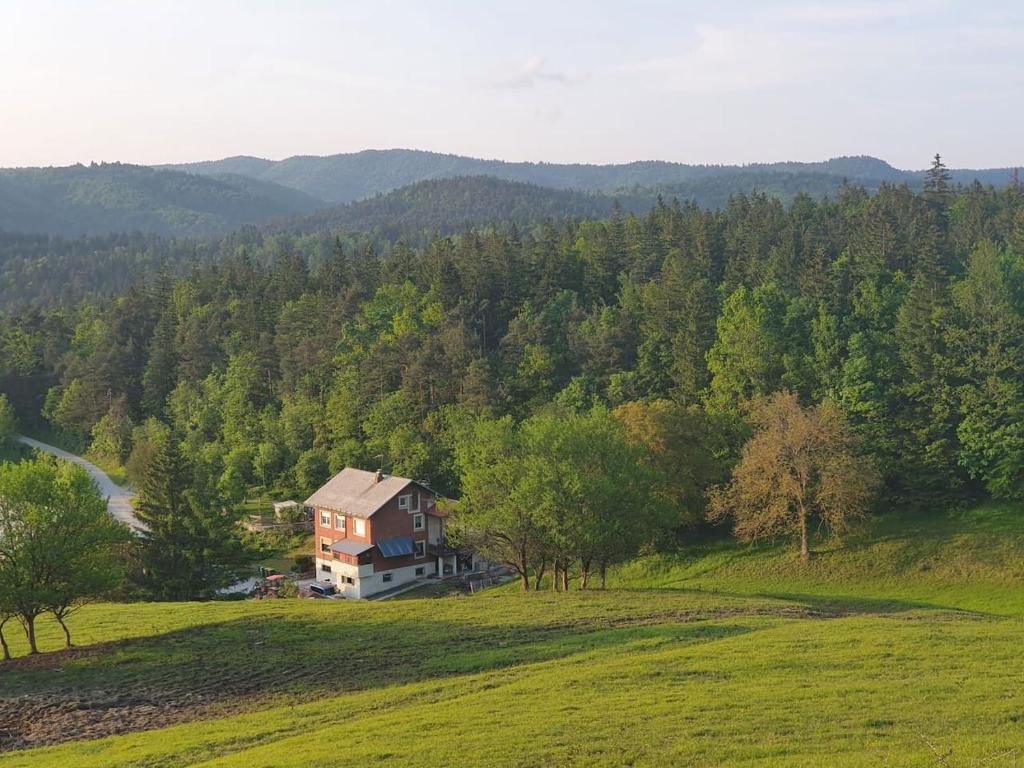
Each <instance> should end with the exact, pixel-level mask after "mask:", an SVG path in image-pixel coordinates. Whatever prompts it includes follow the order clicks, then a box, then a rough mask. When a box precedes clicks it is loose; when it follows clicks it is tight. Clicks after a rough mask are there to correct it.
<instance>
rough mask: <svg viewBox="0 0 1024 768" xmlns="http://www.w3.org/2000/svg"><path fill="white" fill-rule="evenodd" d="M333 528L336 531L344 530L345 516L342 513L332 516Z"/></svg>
mask: <svg viewBox="0 0 1024 768" xmlns="http://www.w3.org/2000/svg"><path fill="white" fill-rule="evenodd" d="M334 529H335V530H337V531H344V530H345V516H344V515H335V516H334Z"/></svg>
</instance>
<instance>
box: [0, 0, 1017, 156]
mask: <svg viewBox="0 0 1024 768" xmlns="http://www.w3.org/2000/svg"><path fill="white" fill-rule="evenodd" d="M1022 36H1024V2H997V1H996V0H973V2H960V1H958V0H889V1H887V2H886V1H880V2H848V1H846V0H838V1H837V2H826V1H820V2H801V1H800V0H795V1H794V2H775V1H771V0H763V1H760V2H754V1H751V0H748V1H746V2H740V1H735V2H729V1H728V0H717V1H714V2H699V1H689V0H677V1H676V2H661V1H657V0H631V2H621V0H617V1H614V2H605V1H604V0H592V1H591V2H580V1H577V0H547V2H534V1H533V0H513V1H510V2H486V1H485V0H478V1H477V2H469V1H468V0H466V1H462V2H460V1H456V0H429V1H427V0H421V1H420V2H390V1H388V0H372V1H370V0H359V1H356V0H349V1H343V0H334V1H333V2H328V0H288V1H287V2H285V0H280V1H279V2H271V1H270V0H238V1H235V2H233V1H231V0H203V1H201V2H199V1H194V0H175V1H174V2H165V1H164V0H138V1H137V2H129V1H128V0H66V1H65V2H58V1H56V0H0V166H2V167H10V166H27V165H67V164H72V163H76V162H82V163H88V162H91V161H96V162H100V161H121V162H130V163H143V164H157V163H174V162H187V161H194V160H205V159H216V158H220V157H226V156H231V155H240V154H245V155H256V156H259V157H267V158H271V159H280V158H284V157H289V156H292V155H298V154H315V155H322V154H334V153H339V152H356V151H359V150H362V149H370V148H377V149H383V148H390V147H406V148H412V149H426V150H432V151H438V152H450V153H454V154H461V155H471V156H474V157H485V158H500V159H504V160H532V161H548V162H586V163H613V162H628V161H632V160H652V159H657V160H673V161H678V162H686V163H748V162H773V161H782V160H804V161H810V160H821V159H825V158H828V157H834V156H838V155H859V154H870V155H875V156H878V157H882V158H884V159H886V160H888V161H889V162H891V163H893V164H894V165H896V166H898V167H901V168H922V167H925V166H926V165H927V164H928V161H929V159H930V158H931V156H932V155H934V153H935V152H941V153H942V154H943V157H944V159H945V161H946V162H947V164H949V165H950V166H952V167H996V166H998V167H1004V166H1015V165H1020V164H1024V140H1022V136H1024V134H1022V131H1021V125H1022V121H1024V98H1022V95H1024V44H1022V43H1024V40H1022Z"/></svg>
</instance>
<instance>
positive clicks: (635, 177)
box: [165, 149, 1010, 203]
mask: <svg viewBox="0 0 1024 768" xmlns="http://www.w3.org/2000/svg"><path fill="white" fill-rule="evenodd" d="M165 167H168V168H173V169H177V170H187V171H190V172H192V173H201V174H217V173H224V172H232V173H243V174H246V175H251V176H253V177H255V178H259V179H263V180H266V181H272V182H274V183H276V184H281V185H282V186H286V187H291V188H293V189H298V190H301V191H303V192H305V193H307V194H309V195H312V196H314V197H317V198H320V199H323V200H329V201H331V202H335V203H347V202H351V201H353V200H360V199H364V198H367V197H370V196H372V195H375V194H377V193H380V192H388V191H391V190H393V189H397V188H399V187H404V186H406V185H408V184H413V183H415V182H418V181H424V180H428V179H441V178H451V177H456V176H493V177H495V178H499V179H506V180H509V181H520V182H524V183H527V184H535V185H537V186H542V187H553V188H555V189H577V190H583V191H590V192H618V191H622V190H628V189H635V188H638V187H639V188H661V187H668V186H673V185H686V184H692V183H695V182H697V181H700V180H704V179H708V178H713V177H736V181H737V185H736V188H735V191H736V192H741V191H749V190H747V189H744V188H743V187H742V184H741V183H740V182H741V181H742V180H743V179H745V178H749V177H750V174H751V173H761V174H763V173H769V172H771V173H789V174H797V175H806V174H815V175H824V176H828V177H835V178H838V179H843V178H845V179H848V180H850V181H851V182H853V183H858V184H861V185H863V186H866V187H877V186H878V185H879V184H881V183H882V182H891V183H901V182H907V183H908V184H910V185H911V186H918V185H919V184H920V182H921V179H922V177H923V171H904V170H900V169H898V168H894V167H893V166H891V165H889V164H888V163H886V162H885V161H884V160H879V159H878V158H874V157H868V156H859V157H838V158H834V159H832V160H826V161H823V162H816V163H793V162H786V163H758V164H752V165H745V166H741V165H686V164H683V163H670V162H664V161H658V160H656V161H641V162H634V163H625V164H621V165H583V164H557V163H509V162H505V161H502V160H481V159H477V158H472V157H462V156H459V155H444V154H438V153H435V152H421V151H418V150H409V149H388V150H366V151H363V152H355V153H351V154H340V155H328V156H325V157H317V156H313V155H299V156H296V157H290V158H288V159H286V160H279V161H269V160H262V159H260V158H255V157H232V158H227V159H224V160H214V161H209V162H204V163H190V164H188V165H178V166H165ZM952 175H953V179H954V181H957V182H960V183H963V184H969V183H971V182H972V181H973V180H974V179H978V180H980V181H981V182H982V183H983V184H994V185H1002V184H1005V183H1006V182H1007V180H1008V179H1009V177H1010V169H1009V168H995V169H988V170H971V169H966V170H954V171H952Z"/></svg>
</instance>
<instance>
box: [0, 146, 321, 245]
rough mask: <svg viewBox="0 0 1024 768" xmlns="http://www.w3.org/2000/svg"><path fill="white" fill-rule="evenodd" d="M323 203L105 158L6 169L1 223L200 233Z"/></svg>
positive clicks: (59, 231)
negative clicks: (96, 162) (93, 161)
mask: <svg viewBox="0 0 1024 768" xmlns="http://www.w3.org/2000/svg"><path fill="white" fill-rule="evenodd" d="M322 205H323V203H321V202H320V201H318V200H315V199H313V198H311V197H310V196H309V195H307V194H305V193H303V192H301V191H298V190H295V189H292V188H289V187H283V186H280V185H277V184H274V183H273V182H269V181H264V180H262V179H258V178H253V177H251V176H246V175H239V174H233V173H226V172H225V173H221V172H218V173H217V174H214V175H210V176H199V175H196V174H190V173H182V172H180V171H170V170H157V169H154V168H148V167H144V166H137V165H124V164H121V163H105V164H100V165H90V166H84V165H75V166H68V167H65V168H15V169H2V170H0V230H7V231H11V232H38V233H45V234H51V235H68V236H71V235H86V234H105V233H108V232H130V231H139V232H146V233H151V234H161V235H187V236H199V235H208V234H213V233H219V232H226V231H230V230H232V229H236V228H238V227H240V226H242V225H243V224H252V223H256V222H262V221H266V220H267V219H271V218H275V217H286V216H295V215H298V214H305V213H309V212H310V211H313V210H316V209H317V208H318V207H321V206H322Z"/></svg>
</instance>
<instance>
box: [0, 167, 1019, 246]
mask: <svg viewBox="0 0 1024 768" xmlns="http://www.w3.org/2000/svg"><path fill="white" fill-rule="evenodd" d="M951 175H952V178H953V180H954V182H958V183H962V184H969V183H971V182H972V181H974V180H975V179H977V180H978V181H980V182H982V183H983V184H992V185H994V186H1002V185H1005V184H1006V183H1008V182H1009V180H1010V177H1011V169H1009V168H995V169H985V170H970V169H968V170H954V171H951ZM923 176H924V172H923V171H903V170H900V169H898V168H894V167H893V166H891V165H890V164H888V163H886V162H885V161H883V160H879V159H878V158H874V157H869V156H856V157H838V158H833V159H831V160H825V161H821V162H816V163H796V162H785V163H756V164H751V165H742V166H740V165H685V164H682V163H672V162H666V161H660V160H652V161H637V162H633V163H625V164H621V165H586V164H557V163H528V162H521V163H510V162H505V161H502V160H482V159H478V158H471V157H462V156H459V155H443V154H438V153H434V152H422V151H418V150H406V149H395V150H366V151H364V152H356V153H352V154H342V155H330V156H327V157H317V156H312V155H303V156H297V157H292V158H288V159H286V160H280V161H273V160H266V159H262V158H257V157H248V156H237V157H229V158H224V159H222V160H214V161H208V162H199V163H187V164H182V165H173V166H153V167H149V166H138V165H127V164H123V163H103V164H98V165H97V164H92V165H89V166H85V165H74V166H68V167H65V168H15V169H0V230H5V231H8V232H20V233H40V234H48V235H59V236H65V237H75V236H80V235H104V234H107V233H112V232H140V233H145V234H155V235H165V236H174V237H200V236H206V235H215V234H223V233H226V232H230V231H232V230H235V229H238V228H239V227H242V226H245V225H249V224H255V225H260V226H263V227H267V226H268V225H270V224H271V223H275V226H281V227H284V228H293V229H306V228H308V227H310V226H322V227H328V228H332V227H333V228H343V229H348V230H358V231H366V232H369V231H371V230H372V231H376V232H378V233H384V232H399V231H401V232H408V231H410V229H413V230H416V229H417V228H419V230H417V231H421V230H423V229H426V228H430V227H432V228H434V229H435V230H437V231H452V230H455V229H461V228H464V227H465V226H475V225H479V224H483V223H490V222H497V221H506V222H518V223H533V222H536V221H537V220H539V219H541V218H554V219H558V218H564V217H566V216H600V215H604V214H605V213H607V211H609V210H610V208H611V205H612V203H613V201H614V200H619V201H620V203H621V204H622V206H623V208H624V209H626V210H643V209H645V208H646V207H649V206H650V204H651V203H653V201H654V200H655V198H656V196H657V195H658V194H661V195H662V196H663V197H664V198H665V199H666V200H671V199H672V198H678V199H680V200H692V201H694V202H696V203H697V204H698V205H700V206H701V207H705V208H721V207H722V206H724V205H725V204H726V203H727V202H728V200H729V198H730V197H732V196H734V195H736V194H740V193H751V192H762V193H764V194H767V195H770V196H773V197H776V198H778V199H780V200H782V201H783V202H789V201H791V200H792V199H793V198H794V197H795V196H796V195H798V194H801V193H803V194H808V195H810V196H811V197H815V198H818V197H822V196H829V197H835V195H836V194H837V193H838V191H839V189H840V187H841V185H842V183H843V182H844V181H849V182H850V183H852V184H855V185H858V186H862V187H864V188H866V189H867V190H869V191H874V190H876V189H877V188H878V187H879V186H880V185H881V184H883V183H893V184H899V183H906V184H908V185H909V186H911V187H913V188H919V187H920V186H921V184H922V182H923ZM470 178H476V179H484V178H486V179H489V181H478V182H469V181H466V179H470ZM428 182H435V183H434V184H430V183H428ZM441 182H450V183H447V184H445V183H441ZM496 182H502V183H503V184H504V186H502V185H501V184H498V183H496ZM510 185H511V186H510ZM514 185H521V186H518V187H517V186H514ZM410 187H412V188H410ZM386 195H393V196H392V197H390V198H389V199H387V200H379V199H376V198H378V197H379V196H386ZM477 196H480V197H479V199H477ZM531 197H532V198H534V199H532V200H531V199H528V198H531ZM360 201H366V203H367V204H366V205H353V206H352V207H350V208H346V209H344V210H342V209H339V208H338V206H346V205H350V204H356V203H359V202H360ZM314 212H323V213H322V214H320V215H316V216H312V217H311V216H310V214H313V213H314ZM389 217H390V220H385V219H388V218H389Z"/></svg>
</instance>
